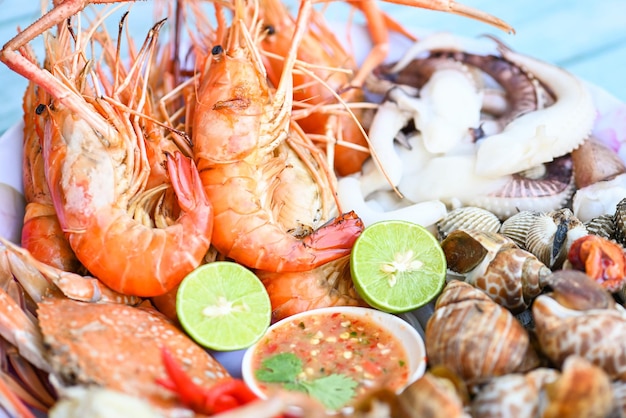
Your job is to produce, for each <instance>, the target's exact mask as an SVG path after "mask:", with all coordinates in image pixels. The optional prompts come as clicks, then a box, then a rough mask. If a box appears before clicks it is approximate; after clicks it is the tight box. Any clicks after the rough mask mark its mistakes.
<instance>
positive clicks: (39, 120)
mask: <svg viewBox="0 0 626 418" xmlns="http://www.w3.org/2000/svg"><path fill="white" fill-rule="evenodd" d="M24 53H25V56H26V57H27V58H28V59H30V60H31V61H33V62H34V61H36V60H35V58H34V53H33V51H32V50H30V49H25V51H24ZM48 101H49V98H48V97H47V94H46V93H45V92H44V91H43V90H42V89H40V88H38V87H37V85H35V84H34V83H29V84H28V86H27V88H26V92H25V93H24V100H23V105H22V106H23V110H24V157H23V161H22V179H23V183H24V196H25V199H26V210H25V214H24V226H23V228H22V240H21V244H22V247H24V248H25V249H27V250H28V251H29V252H30V253H31V254H32V255H33V257H35V258H36V259H37V260H39V261H41V262H44V263H46V264H48V265H50V266H53V267H56V268H59V269H61V270H65V271H71V272H78V271H79V270H80V269H81V264H80V261H78V259H77V258H76V255H75V254H74V251H73V250H72V248H71V247H70V244H69V242H68V240H67V238H66V237H65V234H64V233H63V230H62V229H61V225H60V224H59V219H58V218H57V215H56V211H55V210H54V204H53V202H52V196H51V195H50V189H49V188H48V184H47V183H46V177H45V168H44V162H43V155H42V152H41V147H42V141H43V130H44V128H43V118H44V117H45V116H41V115H40V113H43V111H44V109H45V108H44V105H43V103H48Z"/></svg>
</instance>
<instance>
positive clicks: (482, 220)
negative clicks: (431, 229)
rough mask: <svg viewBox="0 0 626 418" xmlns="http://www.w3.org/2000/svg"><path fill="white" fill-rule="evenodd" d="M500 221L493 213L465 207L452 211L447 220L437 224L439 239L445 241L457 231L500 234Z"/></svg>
mask: <svg viewBox="0 0 626 418" xmlns="http://www.w3.org/2000/svg"><path fill="white" fill-rule="evenodd" d="M501 223H502V222H500V219H499V218H498V217H497V216H496V215H495V214H494V213H492V212H489V211H488V210H485V209H483V208H479V207H476V206H463V207H460V208H456V209H453V210H451V211H450V212H449V213H448V214H447V215H446V217H445V218H443V219H442V220H440V221H439V222H437V231H438V232H439V239H441V240H443V239H445V238H446V237H447V236H448V235H449V234H450V233H451V232H453V231H456V230H457V229H476V230H480V231H488V232H498V230H499V229H500V225H501Z"/></svg>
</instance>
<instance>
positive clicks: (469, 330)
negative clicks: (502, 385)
mask: <svg viewBox="0 0 626 418" xmlns="http://www.w3.org/2000/svg"><path fill="white" fill-rule="evenodd" d="M425 335H426V353H427V356H428V362H429V366H430V367H434V366H437V365H441V366H444V367H447V368H449V369H451V370H452V371H454V372H455V373H456V374H458V375H459V376H460V377H461V378H462V379H464V380H465V382H466V383H468V385H472V384H473V383H478V382H481V381H485V380H487V379H490V378H492V377H495V376H502V375H505V374H509V373H514V372H518V371H526V370H530V369H532V368H534V367H536V366H537V365H538V358H537V355H536V353H535V352H534V350H533V349H532V347H531V345H530V339H529V336H528V333H527V332H526V330H525V329H524V328H523V327H522V325H521V324H520V323H519V322H518V321H517V320H515V318H514V317H513V315H512V314H511V313H510V312H509V311H507V310H506V309H504V308H502V307H501V306H499V305H498V304H496V303H495V302H493V301H492V300H491V299H489V297H487V295H485V294H484V293H483V292H482V291H480V290H478V289H475V288H474V287H472V286H471V285H469V284H467V283H464V282H461V281H458V280H453V281H451V282H449V283H448V284H447V285H446V287H445V288H444V290H443V292H442V294H441V295H440V296H439V298H438V300H437V303H436V304H435V312H434V314H433V315H432V317H431V318H430V319H429V320H428V323H427V324H426V334H425Z"/></svg>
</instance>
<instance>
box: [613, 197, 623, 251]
mask: <svg viewBox="0 0 626 418" xmlns="http://www.w3.org/2000/svg"><path fill="white" fill-rule="evenodd" d="M613 224H614V225H615V240H616V241H617V242H619V243H620V244H622V245H626V198H624V199H622V200H620V202H619V203H618V204H617V206H616V207H615V214H614V215H613Z"/></svg>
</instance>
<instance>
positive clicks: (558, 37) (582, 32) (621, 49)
mask: <svg viewBox="0 0 626 418" xmlns="http://www.w3.org/2000/svg"><path fill="white" fill-rule="evenodd" d="M287 1H290V2H291V3H292V4H293V2H294V1H296V0H287ZM464 3H465V4H467V5H470V6H472V7H476V8H480V9H482V10H485V11H487V12H490V13H492V14H494V15H497V16H498V17H500V18H502V19H504V20H505V21H507V22H508V23H510V24H511V25H513V26H514V27H515V29H516V32H517V33H516V34H515V35H507V34H504V33H503V32H499V31H498V30H497V29H492V28H490V27H488V26H486V25H484V24H482V23H479V22H475V21H472V20H468V19H465V18H463V17H460V16H456V15H451V14H446V13H440V12H433V11H428V10H421V9H412V8H409V7H405V6H398V5H393V4H387V3H381V7H382V8H383V9H384V10H386V11H387V12H388V13H390V14H391V15H392V16H393V17H394V18H395V19H397V20H398V21H400V22H401V23H402V24H404V25H405V26H407V27H416V28H424V29H432V30H447V31H452V32H455V33H457V34H459V35H463V36H470V37H472V36H478V35H481V34H484V33H490V34H495V35H497V36H498V37H500V38H501V39H503V40H504V41H505V42H506V43H507V44H509V45H510V46H511V47H512V48H514V49H515V50H517V51H519V52H522V53H525V54H529V55H532V56H535V57H537V58H540V59H543V60H546V61H549V62H552V63H555V64H557V65H559V66H562V67H563V68H566V69H568V70H569V71H571V72H573V73H574V74H576V75H578V76H580V77H582V78H584V79H586V80H588V81H590V82H591V83H593V84H596V85H598V86H600V87H602V88H604V89H605V90H607V91H609V92H610V93H612V94H613V95H615V96H616V97H617V98H619V99H620V100H622V101H626V83H625V82H624V78H625V77H624V76H623V74H624V73H625V70H624V69H626V0H603V1H602V2H594V1H589V0H567V1H566V0H505V1H502V0H465V1H464ZM0 6H1V7H2V14H1V16H0V44H4V43H5V42H6V41H7V40H8V39H10V38H11V37H12V36H13V35H14V33H15V31H16V28H17V27H18V26H21V27H24V26H26V25H27V24H28V23H30V22H32V21H34V20H35V19H36V18H37V16H38V15H39V14H40V5H39V2H38V1H36V0H26V1H24V0H0ZM149 6H150V5H149V4H146V3H138V4H137V5H135V6H134V11H135V12H137V13H133V19H139V20H143V21H144V22H145V25H143V27H144V28H147V27H149V25H150V24H151V23H152V22H153V21H154V20H155V19H156V18H154V17H153V16H152V14H151V13H150V12H149V11H148V12H147V13H146V10H147V9H148V7H149ZM349 16H350V12H349V11H348V9H347V7H345V6H343V5H342V4H340V3H333V4H332V5H331V6H330V7H329V9H328V11H327V18H328V19H329V20H340V21H346V20H347V19H348V18H349ZM355 19H356V21H357V23H358V22H362V17H361V16H359V14H358V13H357V14H356V16H355ZM140 26H141V25H140ZM143 33H145V32H143ZM0 80H1V86H2V88H1V89H0V133H1V132H4V131H5V130H6V129H7V128H8V127H9V126H11V125H12V124H14V123H15V122H16V121H17V120H19V119H20V117H21V109H20V106H21V95H22V92H23V90H24V88H25V86H26V82H25V80H23V79H22V78H21V77H20V76H18V75H16V74H13V73H12V72H11V71H10V70H9V69H8V68H6V67H5V66H4V65H2V64H0Z"/></svg>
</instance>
